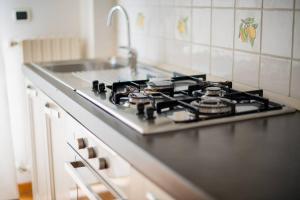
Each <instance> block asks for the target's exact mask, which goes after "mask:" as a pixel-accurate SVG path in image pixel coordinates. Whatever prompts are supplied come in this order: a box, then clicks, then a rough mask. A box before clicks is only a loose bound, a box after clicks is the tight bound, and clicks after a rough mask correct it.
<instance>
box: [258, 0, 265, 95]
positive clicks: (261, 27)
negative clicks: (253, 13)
mask: <svg viewBox="0 0 300 200" xmlns="http://www.w3.org/2000/svg"><path fill="white" fill-rule="evenodd" d="M263 8H264V0H262V1H261V8H260V9H261V10H260V47H259V64H258V80H257V85H258V88H259V89H262V87H261V70H262V63H261V62H262V61H261V60H262V44H263V39H262V38H263V23H264V20H263V17H264V10H263Z"/></svg>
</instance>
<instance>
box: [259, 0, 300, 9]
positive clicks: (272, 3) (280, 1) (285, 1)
mask: <svg viewBox="0 0 300 200" xmlns="http://www.w3.org/2000/svg"><path fill="white" fill-rule="evenodd" d="M263 6H264V8H290V9H292V8H293V6H294V0H264V5H263Z"/></svg>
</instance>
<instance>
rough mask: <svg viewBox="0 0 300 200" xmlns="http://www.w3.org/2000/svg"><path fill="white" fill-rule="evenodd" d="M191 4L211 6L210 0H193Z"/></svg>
mask: <svg viewBox="0 0 300 200" xmlns="http://www.w3.org/2000/svg"><path fill="white" fill-rule="evenodd" d="M193 6H202V7H207V6H211V0H194V1H193Z"/></svg>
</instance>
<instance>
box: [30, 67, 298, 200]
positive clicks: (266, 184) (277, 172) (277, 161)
mask: <svg viewBox="0 0 300 200" xmlns="http://www.w3.org/2000/svg"><path fill="white" fill-rule="evenodd" d="M24 73H25V75H26V76H27V78H28V79H29V80H31V81H32V82H33V83H34V84H35V85H36V86H38V87H39V89H40V90H42V91H43V92H45V93H46V94H47V95H48V96H49V97H50V98H52V99H53V100H54V101H55V102H56V103H58V104H59V105H60V106H61V107H62V108H63V109H64V110H65V111H67V112H68V113H69V114H71V115H72V116H73V117H74V118H75V119H77V120H78V121H79V122H80V123H81V124H82V125H84V126H85V127H86V128H87V129H89V130H90V131H91V132H93V133H94V134H95V135H96V136H98V137H99V138H100V139H101V140H102V141H103V142H105V143H106V144H107V145H109V146H110V147H111V148H112V149H114V150H115V151H116V152H118V153H119V154H120V155H121V156H122V157H124V158H125V159H126V160H127V161H129V162H130V163H131V164H132V165H133V166H134V167H135V168H136V169H138V170H139V171H140V172H142V173H143V174H144V175H145V176H147V177H148V178H149V179H151V180H152V181H153V182H155V183H156V184H157V185H159V186H160V187H162V188H163V189H164V190H166V191H167V192H169V193H170V194H172V195H173V196H174V197H175V198H176V199H188V200H190V199H191V200H192V199H200V198H203V199H218V200H233V199H241V200H254V199H257V200H268V199H270V200H276V199H278V200H279V199H280V200H282V199H299V198H300V113H299V112H296V113H293V114H287V115H282V116H275V117H268V118H262V119H253V120H248V121H241V122H234V123H228V124H221V125H214V126H208V127H201V128H193V129H189V130H185V131H178V132H170V133H164V134H156V135H149V136H142V135H140V134H139V133H137V132H135V131H134V130H133V129H131V128H129V127H128V126H126V125H125V124H123V123H121V122H120V121H119V120H118V119H116V118H114V117H113V116H111V115H110V114H109V113H106V112H105V111H103V110H101V109H100V108H98V107H96V106H95V105H94V104H92V103H90V102H88V101H87V100H85V99H84V98H82V97H81V96H79V95H78V94H76V93H75V92H74V91H72V90H71V89H70V88H68V87H66V86H64V85H63V84H61V83H60V82H58V81H56V80H55V79H53V78H52V77H50V76H49V75H47V74H46V73H44V72H43V71H40V70H39V69H37V68H36V67H33V66H32V65H26V66H25V67H24ZM99 121H104V122H105V123H106V124H108V125H110V126H111V127H113V128H114V129H115V130H116V131H117V133H112V134H106V133H103V132H102V131H101V127H99V126H97V123H98V122H99Z"/></svg>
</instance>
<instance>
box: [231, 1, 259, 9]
mask: <svg viewBox="0 0 300 200" xmlns="http://www.w3.org/2000/svg"><path fill="white" fill-rule="evenodd" d="M261 6H262V0H237V1H236V7H238V8H261Z"/></svg>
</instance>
